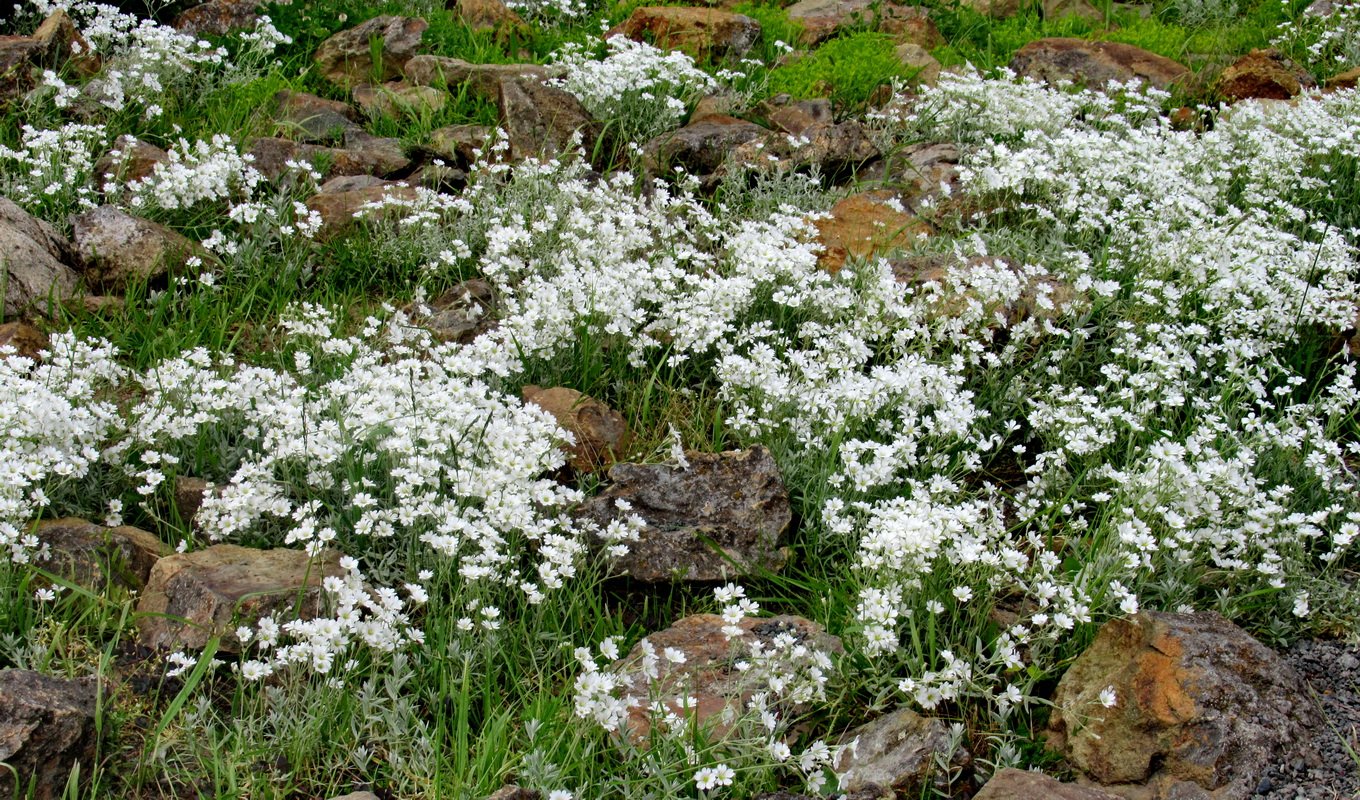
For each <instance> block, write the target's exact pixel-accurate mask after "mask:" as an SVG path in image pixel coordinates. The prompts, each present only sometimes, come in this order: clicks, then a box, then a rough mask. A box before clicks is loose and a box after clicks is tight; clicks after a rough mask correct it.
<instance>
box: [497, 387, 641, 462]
mask: <svg viewBox="0 0 1360 800" xmlns="http://www.w3.org/2000/svg"><path fill="white" fill-rule="evenodd" d="M521 394H522V396H523V398H524V402H526V403H532V404H534V405H536V406H538V407H539V408H541V409H543V410H544V411H546V412H548V413H549V414H552V415H553V419H555V420H557V424H558V425H561V426H562V428H563V430H566V431H567V432H568V433H570V434H571V435H572V436H573V437H574V438H575V439H576V443H575V444H572V445H567V446H565V447H564V449H565V450H566V452H567V456H568V458H569V459H570V463H571V466H572V468H573V469H575V470H576V471H577V472H594V471H596V470H599V469H603V468H604V467H607V466H609V465H610V464H613V463H614V462H615V461H616V460H617V459H618V457H619V456H621V455H625V453H624V448H626V447H627V446H628V445H629V443H630V442H631V440H632V434H631V433H630V432H629V430H628V423H627V422H625V421H624V419H623V415H622V414H620V413H619V412H617V411H615V410H614V409H612V408H610V407H609V406H607V405H605V404H604V403H601V402H600V401H599V400H596V399H595V398H593V397H589V396H587V395H583V394H581V393H580V392H578V391H576V390H575V389H569V388H567V387H565V386H556V387H553V388H551V389H544V388H542V387H539V386H534V385H532V384H530V385H529V386H525V387H524V389H523V391H522V393H521Z"/></svg>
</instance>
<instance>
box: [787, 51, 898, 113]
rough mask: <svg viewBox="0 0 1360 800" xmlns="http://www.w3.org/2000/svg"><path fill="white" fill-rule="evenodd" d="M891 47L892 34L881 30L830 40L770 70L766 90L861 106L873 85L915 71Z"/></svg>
mask: <svg viewBox="0 0 1360 800" xmlns="http://www.w3.org/2000/svg"><path fill="white" fill-rule="evenodd" d="M894 47H895V45H894V43H893V40H892V37H890V36H888V35H887V34H882V33H858V34H855V35H853V36H846V37H843V38H839V39H832V40H831V41H829V42H827V43H826V44H824V45H822V46H821V47H819V48H817V49H816V50H814V51H813V52H812V53H810V54H809V55H807V56H806V57H804V58H802V59H799V60H798V61H795V62H793V63H790V64H786V65H784V66H782V67H778V68H776V69H774V70H773V71H771V73H770V92H771V93H772V94H780V93H784V92H787V93H788V94H790V95H792V96H793V97H795V98H805V97H822V96H829V97H830V98H831V99H832V100H833V101H835V102H837V103H840V104H843V105H846V106H856V105H861V104H863V103H865V102H866V101H867V100H868V99H869V96H870V95H871V94H872V93H873V91H874V89H876V88H877V87H879V86H881V85H883V84H886V83H888V82H890V81H891V80H892V79H893V78H910V77H911V76H912V74H913V73H914V72H915V70H913V69H912V68H910V67H908V66H906V65H904V64H903V63H902V61H901V60H900V59H898V57H897V54H896V53H895V52H894Z"/></svg>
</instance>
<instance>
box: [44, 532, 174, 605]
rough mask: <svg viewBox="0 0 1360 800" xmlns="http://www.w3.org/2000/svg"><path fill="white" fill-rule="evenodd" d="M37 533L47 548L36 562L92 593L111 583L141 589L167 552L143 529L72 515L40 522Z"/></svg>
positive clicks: (167, 550) (100, 590)
mask: <svg viewBox="0 0 1360 800" xmlns="http://www.w3.org/2000/svg"><path fill="white" fill-rule="evenodd" d="M37 536H38V539H39V540H40V541H42V542H43V543H44V544H46V545H48V547H49V550H48V554H47V557H46V558H44V559H43V560H42V561H41V562H39V565H40V566H42V568H43V569H46V570H49V571H51V572H53V573H55V574H57V575H60V576H61V577H63V578H65V579H67V580H69V581H72V582H74V583H76V584H78V585H80V586H84V587H85V588H87V589H89V590H91V591H93V592H102V591H104V589H105V588H106V587H108V586H110V585H116V586H121V587H123V588H125V589H134V590H136V589H141V588H142V587H143V586H145V585H146V579H147V576H149V575H150V574H151V568H152V567H153V566H155V564H156V561H157V560H159V559H160V558H161V557H162V556H164V555H167V554H169V553H170V548H169V547H168V546H167V545H166V544H165V543H164V542H162V541H161V540H160V539H158V538H156V537H155V536H154V535H153V534H150V533H148V532H146V531H144V530H140V529H138V528H134V527H131V526H129V525H124V526H120V527H117V528H108V527H105V526H103V525H96V524H94V523H93V522H89V521H88V520H83V519H77V518H75V517H68V518H65V519H56V520H47V521H45V522H40V523H38V529H37Z"/></svg>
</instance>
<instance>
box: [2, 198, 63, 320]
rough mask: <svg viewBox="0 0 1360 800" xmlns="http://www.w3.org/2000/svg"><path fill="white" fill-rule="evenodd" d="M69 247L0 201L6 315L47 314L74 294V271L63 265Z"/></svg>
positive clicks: (35, 220)
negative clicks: (26, 312) (55, 305)
mask: <svg viewBox="0 0 1360 800" xmlns="http://www.w3.org/2000/svg"><path fill="white" fill-rule="evenodd" d="M71 258H72V253H71V245H70V244H69V243H67V241H66V240H65V239H63V238H62V237H61V236H60V235H58V233H57V231H56V229H54V228H53V227H52V226H51V225H48V224H47V223H46V222H43V221H42V220H40V219H38V218H37V217H35V216H33V215H32V214H29V213H28V212H27V211H25V210H23V209H22V208H20V207H19V205H18V204H17V203H15V202H13V201H11V200H9V199H8V198H5V197H0V262H4V266H5V314H6V315H11V314H12V315H19V314H21V313H23V312H24V311H27V310H29V309H34V310H38V311H42V312H46V311H48V310H49V300H50V301H53V302H55V303H61V302H62V301H65V300H67V299H69V298H70V297H71V295H72V294H73V293H74V292H75V289H76V284H77V283H78V279H77V276H76V272H75V270H73V269H71V268H70V267H69V266H67V265H66V262H68V261H70V260H71Z"/></svg>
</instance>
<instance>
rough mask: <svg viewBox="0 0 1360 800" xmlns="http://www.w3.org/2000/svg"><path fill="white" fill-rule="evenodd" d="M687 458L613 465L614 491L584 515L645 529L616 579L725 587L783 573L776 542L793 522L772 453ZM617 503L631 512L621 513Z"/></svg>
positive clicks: (617, 567)
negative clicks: (760, 574) (634, 519)
mask: <svg viewBox="0 0 1360 800" xmlns="http://www.w3.org/2000/svg"><path fill="white" fill-rule="evenodd" d="M686 458H687V459H688V461H689V466H688V467H681V466H669V465H665V464H615V465H614V466H613V467H611V468H610V470H609V480H610V486H609V487H608V488H607V489H605V490H604V491H603V492H601V493H600V494H599V495H597V496H595V497H593V498H591V499H590V500H588V501H586V503H585V504H584V505H583V506H582V507H581V510H580V512H579V513H580V514H581V515H582V516H584V517H586V518H588V519H591V520H593V521H594V522H596V523H597V524H599V525H600V527H601V528H603V527H604V526H605V525H607V524H608V523H609V522H610V521H612V520H614V519H617V518H620V517H626V516H627V515H628V514H637V515H639V516H641V517H642V519H643V520H644V521H645V522H646V525H645V527H644V528H643V529H642V531H641V533H640V538H639V540H638V541H636V542H631V543H630V544H629V546H628V553H627V554H626V555H623V556H621V557H619V558H616V559H613V560H612V561H611V565H610V566H611V568H612V569H613V571H614V572H615V573H617V574H621V575H627V576H628V577H631V578H633V579H634V580H639V581H646V582H649V583H660V582H665V581H669V580H672V579H675V578H680V579H683V580H692V581H715V580H723V579H726V578H732V577H736V576H740V575H746V574H751V573H752V572H755V571H758V570H761V569H770V570H776V569H778V568H780V567H781V566H783V563H784V558H785V555H784V553H783V551H782V550H780V548H779V538H780V537H781V536H782V535H783V534H784V531H785V530H787V529H788V527H789V523H790V522H792V519H793V515H792V512H791V511H790V508H789V494H788V490H787V489H785V488H784V480H783V478H782V477H781V476H780V474H779V467H778V466H777V465H776V464H775V462H774V459H773V458H772V457H771V456H770V452H769V451H768V450H767V449H765V448H764V447H762V446H760V445H757V446H755V447H752V448H750V449H747V450H741V451H729V452H725V453H695V452H690V453H687V454H686ZM618 500H625V501H627V502H628V503H629V504H631V507H632V511H630V512H627V514H625V513H624V512H621V511H620V510H619V508H618V506H617V505H616V502H617V501H618ZM715 548H716V550H717V551H718V552H715Z"/></svg>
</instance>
